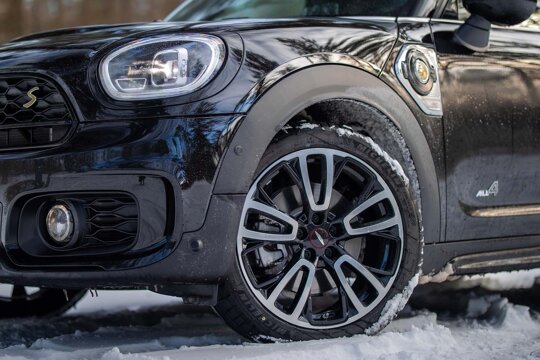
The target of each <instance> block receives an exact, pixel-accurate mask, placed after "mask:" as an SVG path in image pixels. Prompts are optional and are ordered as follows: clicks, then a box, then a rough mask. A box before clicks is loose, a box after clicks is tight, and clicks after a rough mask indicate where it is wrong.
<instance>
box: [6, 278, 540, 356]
mask: <svg viewBox="0 0 540 360" xmlns="http://www.w3.org/2000/svg"><path fill="white" fill-rule="evenodd" d="M497 276H499V278H501V279H504V280H502V281H503V282H502V283H504V284H506V285H508V284H509V283H511V282H514V283H515V284H518V285H519V286H520V287H522V288H523V287H529V288H530V291H531V296H538V288H537V287H538V286H539V285H540V282H539V281H538V279H537V277H538V272H515V273H506V274H503V275H489V276H487V277H483V278H482V279H483V280H485V281H488V280H486V279H493V278H496V277H497ZM531 278H534V279H535V280H534V281H533V283H531V282H530V279H531ZM482 279H480V277H475V278H474V279H473V280H474V281H480V280H482ZM526 279H529V280H526ZM488 283H493V280H489V281H488ZM525 285H530V286H525ZM507 287H508V286H505V288H507ZM476 289H478V288H476ZM466 291H469V290H466ZM470 291H471V293H470V294H472V295H471V296H470V299H469V301H468V304H467V309H466V314H467V315H456V314H452V313H451V312H450V313H440V312H439V313H438V314H436V313H435V312H431V311H427V310H411V309H410V307H408V309H407V308H406V310H405V311H404V312H402V315H401V317H400V318H398V319H397V320H394V321H393V322H392V323H391V324H390V326H388V327H387V328H386V329H385V330H384V331H383V332H382V333H381V334H379V335H376V336H367V335H359V336H355V337H352V338H348V339H347V338H344V339H336V340H322V341H309V342H302V343H277V344H252V343H246V342H245V340H243V339H242V338H241V337H239V336H238V335H237V334H236V333H234V332H233V331H232V330H231V329H230V328H228V327H227V326H226V325H225V324H224V323H223V321H222V320H221V319H220V318H218V317H217V316H216V315H215V314H214V313H213V312H212V311H211V310H210V309H205V308H194V307H188V306H185V305H183V304H182V302H181V300H180V299H178V298H174V297H167V296H162V295H157V294H154V293H151V292H148V291H99V292H98V295H99V296H98V297H92V296H91V294H88V295H86V297H85V298H84V299H83V300H82V301H81V302H80V303H79V304H78V305H77V307H76V308H74V309H72V310H70V311H69V312H68V313H67V314H65V315H64V316H61V317H56V318H51V319H40V320H38V319H29V320H12V321H0V347H1V348H2V350H0V360H25V359H51V360H53V359H54V360H68V359H69V360H73V359H98V360H132V359H133V360H152V359H157V360H166V359H167V360H173V359H182V360H190V359H194V360H195V359H196V360H204V359H209V360H214V359H215V360H217V359H219V360H221V359H257V360H266V359H268V360H275V359H295V360H304V359H306V360H307V359H309V360H318V359H333V360H335V359H339V360H348V359H400V360H401V359H430V360H431V359H460V360H463V359H474V360H477V359H540V319H539V318H538V312H537V311H538V309H539V308H538V307H537V308H536V309H535V310H531V309H529V308H528V307H525V306H522V305H517V304H511V303H509V302H508V301H505V300H504V299H501V296H500V295H485V294H484V295H478V296H477V295H474V294H475V293H474V291H477V290H474V291H473V290H470ZM467 294H469V293H465V295H463V294H461V295H460V296H468V295H467ZM535 294H536V295H535ZM94 295H95V294H94ZM494 299H495V301H494ZM446 300H448V299H446ZM537 300H538V301H536V302H535V303H536V304H539V305H540V299H537ZM495 303H496V304H498V306H499V307H496V309H497V311H496V312H495V313H493V312H492V313H491V314H490V318H493V319H495V320H496V321H493V319H490V318H488V319H487V320H486V316H485V315H486V314H487V313H489V309H490V308H493V306H492V305H493V304H495Z"/></svg>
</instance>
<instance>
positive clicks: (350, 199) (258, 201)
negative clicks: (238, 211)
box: [237, 148, 404, 329]
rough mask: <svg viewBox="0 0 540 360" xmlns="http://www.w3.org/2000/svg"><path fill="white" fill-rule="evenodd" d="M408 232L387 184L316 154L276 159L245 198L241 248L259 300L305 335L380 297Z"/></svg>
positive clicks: (337, 158)
mask: <svg viewBox="0 0 540 360" xmlns="http://www.w3.org/2000/svg"><path fill="white" fill-rule="evenodd" d="M403 234H404V229H403V221H402V218H401V213H400V210H399V206H398V204H397V201H396V199H395V197H394V195H393V193H392V191H391V190H390V187H389V186H388V184H387V183H386V182H385V181H384V180H383V178H382V177H381V176H380V175H379V174H378V173H377V171H375V170H374V169H373V168H372V167H371V166H370V165H368V164H367V163H366V162H365V161H363V160H361V159H360V158H358V157H356V156H354V155H351V154H348V153H346V152H343V151H339V150H335V149H328V148H316V149H305V150H301V151H297V152H294V153H292V154H289V155H287V156H284V157H283V158H281V159H279V160H277V161H275V162H274V163H273V164H272V165H270V166H269V167H268V168H267V169H266V170H265V171H264V172H263V173H262V174H261V175H260V176H259V177H258V178H257V180H256V181H255V182H254V184H253V185H252V187H251V189H250V191H249V193H248V194H247V197H246V202H245V205H244V209H243V212H242V218H241V222H240V229H239V233H238V241H237V256H238V261H239V264H240V268H241V271H242V275H243V277H244V280H245V281H246V283H247V284H248V285H249V287H250V289H251V291H252V292H253V294H254V295H255V296H256V298H257V299H258V300H259V301H260V303H261V304H262V305H263V306H264V307H265V308H266V309H267V310H268V311H270V312H271V313H272V314H273V315H275V316H277V317H278V318H280V319H282V320H284V321H286V322H287V323H290V324H293V325H296V326H299V327H302V328H309V329H325V328H326V329H328V328H336V327H341V326H345V325H347V324H350V323H352V322H355V321H357V320H359V319H360V318H362V317H364V316H365V315H366V314H368V313H369V312H370V311H372V310H373V309H374V308H375V307H376V306H377V305H379V304H380V303H381V302H382V301H383V299H385V297H386V295H387V294H388V292H389V290H390V289H391V287H392V284H393V282H394V280H395V278H396V275H397V273H398V270H399V266H400V262H401V258H402V251H403V241H404V235H403Z"/></svg>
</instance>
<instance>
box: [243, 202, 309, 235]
mask: <svg viewBox="0 0 540 360" xmlns="http://www.w3.org/2000/svg"><path fill="white" fill-rule="evenodd" d="M248 209H249V210H255V211H257V212H259V213H261V214H262V215H265V216H267V217H270V218H272V219H274V220H276V221H279V222H281V223H285V224H287V225H289V226H290V227H291V231H290V233H288V234H275V233H266V232H262V231H255V230H250V229H247V228H246V226H245V225H244V226H242V228H241V236H242V237H243V238H246V239H253V240H260V241H268V242H290V241H294V240H296V235H297V233H298V222H297V221H296V220H294V219H293V218H292V217H290V216H289V215H287V214H285V213H283V212H281V211H279V210H278V209H276V208H273V207H271V206H268V205H265V204H263V203H260V202H258V201H251V202H250V203H249V208H248Z"/></svg>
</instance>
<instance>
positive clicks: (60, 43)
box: [0, 22, 178, 51]
mask: <svg viewBox="0 0 540 360" xmlns="http://www.w3.org/2000/svg"><path fill="white" fill-rule="evenodd" d="M170 27H178V24H172V23H157V22H156V23H150V24H123V25H100V26H86V27H76V28H69V29H60V30H54V31H48V32H42V33H37V34H32V35H29V36H25V37H21V38H18V39H15V40H13V41H11V42H9V43H7V44H5V45H3V46H0V51H9V50H33V49H90V50H98V49H100V48H101V47H103V46H106V45H107V44H110V43H111V42H114V41H115V40H119V39H122V38H125V37H128V36H133V35H136V34H139V33H143V32H148V31H153V30H161V29H167V28H170Z"/></svg>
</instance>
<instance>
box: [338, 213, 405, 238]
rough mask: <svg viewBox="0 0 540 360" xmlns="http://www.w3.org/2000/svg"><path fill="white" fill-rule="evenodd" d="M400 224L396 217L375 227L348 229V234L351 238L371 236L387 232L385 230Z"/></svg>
mask: <svg viewBox="0 0 540 360" xmlns="http://www.w3.org/2000/svg"><path fill="white" fill-rule="evenodd" d="M398 224H399V220H398V218H396V217H395V216H392V217H391V218H389V219H387V220H384V221H381V222H378V223H376V224H373V225H368V226H362V227H359V228H356V229H352V228H351V229H347V232H348V233H349V235H351V236H360V235H366V234H371V233H374V232H377V231H381V230H385V229H388V228H391V227H392V226H396V225H398ZM345 227H347V226H345Z"/></svg>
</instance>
